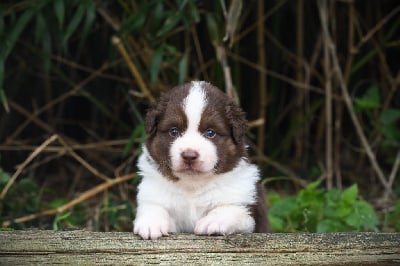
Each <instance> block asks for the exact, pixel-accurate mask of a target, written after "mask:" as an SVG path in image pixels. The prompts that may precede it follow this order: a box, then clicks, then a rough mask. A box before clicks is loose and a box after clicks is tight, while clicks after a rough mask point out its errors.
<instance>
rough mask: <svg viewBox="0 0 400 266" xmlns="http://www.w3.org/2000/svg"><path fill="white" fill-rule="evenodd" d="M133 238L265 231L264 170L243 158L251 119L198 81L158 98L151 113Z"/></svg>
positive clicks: (140, 168) (141, 159)
mask: <svg viewBox="0 0 400 266" xmlns="http://www.w3.org/2000/svg"><path fill="white" fill-rule="evenodd" d="M145 129H146V134H147V139H146V142H145V145H144V146H143V153H142V155H141V156H140V157H139V160H138V168H139V174H140V175H141V176H142V177H143V178H142V180H141V183H140V184H139V186H138V195H137V203H138V207H137V213H136V219H135V221H134V233H135V234H138V235H140V236H141V237H142V238H143V239H157V238H159V237H161V236H166V235H168V233H175V232H177V233H178V232H181V233H183V232H185V233H193V232H194V233H195V234H198V235H215V234H217V235H228V234H233V233H250V232H265V231H266V230H267V228H266V215H265V203H264V202H265V200H264V195H263V193H262V191H261V189H259V188H260V187H259V188H257V181H258V180H259V170H258V168H257V167H256V166H255V165H252V164H250V163H249V162H248V161H247V159H246V157H245V149H246V145H245V132H246V129H247V127H246V120H245V115H244V113H243V112H242V111H241V109H240V108H239V107H238V106H236V105H235V104H234V102H233V101H232V100H231V99H230V98H229V97H228V96H227V95H226V94H224V93H223V92H222V91H220V90H219V89H218V88H216V87H214V86H213V85H211V84H210V83H207V82H204V81H193V82H191V83H187V84H185V85H182V86H178V87H175V88H173V89H172V90H171V91H169V92H168V93H165V94H163V95H162V96H161V98H160V100H159V102H158V104H157V106H156V107H155V108H153V109H151V110H150V111H149V112H148V113H147V116H146V121H145Z"/></svg>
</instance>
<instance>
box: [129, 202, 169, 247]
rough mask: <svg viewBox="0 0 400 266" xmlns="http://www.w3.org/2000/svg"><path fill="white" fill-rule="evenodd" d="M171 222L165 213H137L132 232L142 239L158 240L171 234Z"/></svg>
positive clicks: (159, 211)
mask: <svg viewBox="0 0 400 266" xmlns="http://www.w3.org/2000/svg"><path fill="white" fill-rule="evenodd" d="M173 231H174V228H173V225H172V221H171V218H170V216H169V215H168V213H167V212H165V211H161V210H158V211H156V210H152V209H151V208H149V210H148V211H147V212H142V213H140V214H139V213H138V214H137V217H136V219H135V221H134V225H133V232H134V233H135V234H138V235H139V236H141V237H142V238H143V239H152V240H155V239H158V238H160V237H162V236H167V235H168V232H173Z"/></svg>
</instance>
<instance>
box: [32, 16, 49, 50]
mask: <svg viewBox="0 0 400 266" xmlns="http://www.w3.org/2000/svg"><path fill="white" fill-rule="evenodd" d="M47 30H48V29H47V25H46V21H45V19H44V17H43V14H42V13H39V14H37V15H36V21H35V38H34V43H35V45H38V44H39V43H40V41H41V40H42V39H43V34H44V33H46V32H47Z"/></svg>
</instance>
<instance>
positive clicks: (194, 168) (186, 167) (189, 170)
mask: <svg viewBox="0 0 400 266" xmlns="http://www.w3.org/2000/svg"><path fill="white" fill-rule="evenodd" d="M175 172H177V173H182V174H189V175H199V174H202V173H204V172H205V171H203V170H202V169H201V167H200V166H199V165H198V164H197V163H184V162H182V163H181V164H180V165H179V167H177V169H175Z"/></svg>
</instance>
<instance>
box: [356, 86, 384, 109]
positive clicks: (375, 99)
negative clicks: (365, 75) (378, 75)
mask: <svg viewBox="0 0 400 266" xmlns="http://www.w3.org/2000/svg"><path fill="white" fill-rule="evenodd" d="M354 103H355V107H356V110H358V111H365V110H371V109H376V108H379V107H381V100H380V95H379V87H378V85H377V84H374V85H372V86H371V87H370V88H369V89H368V90H367V92H366V93H365V94H364V95H363V96H362V97H359V98H356V99H355V100H354Z"/></svg>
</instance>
